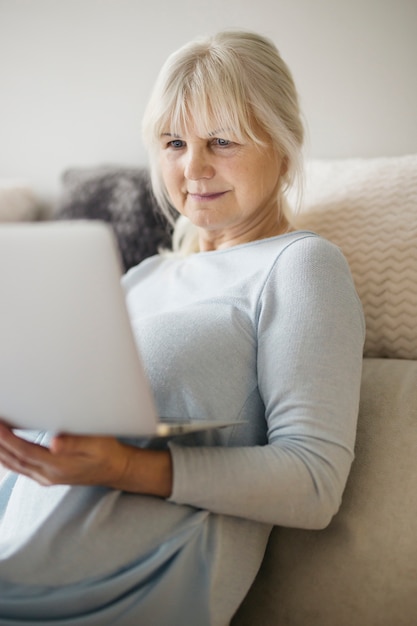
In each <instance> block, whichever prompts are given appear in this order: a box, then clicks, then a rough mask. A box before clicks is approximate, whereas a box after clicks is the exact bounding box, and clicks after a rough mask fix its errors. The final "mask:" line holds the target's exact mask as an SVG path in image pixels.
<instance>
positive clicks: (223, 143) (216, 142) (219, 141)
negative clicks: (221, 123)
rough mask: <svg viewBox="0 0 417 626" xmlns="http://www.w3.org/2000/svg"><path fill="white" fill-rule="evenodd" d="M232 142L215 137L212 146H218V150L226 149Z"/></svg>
mask: <svg viewBox="0 0 417 626" xmlns="http://www.w3.org/2000/svg"><path fill="white" fill-rule="evenodd" d="M232 143H233V142H232V141H230V140H229V139H222V138H221V137H216V139H213V144H214V145H215V146H219V148H227V147H228V146H230V145H232Z"/></svg>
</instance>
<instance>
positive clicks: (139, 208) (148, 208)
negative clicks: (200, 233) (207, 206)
mask: <svg viewBox="0 0 417 626" xmlns="http://www.w3.org/2000/svg"><path fill="white" fill-rule="evenodd" d="M54 217H55V218H56V219H100V220H103V221H105V222H108V223H110V224H111V225H112V226H113V228H114V232H115V234H116V238H117V240H118V243H119V248H120V253H121V256H122V261H123V264H124V269H125V270H127V269H129V268H130V267H132V266H133V265H137V263H139V262H140V261H142V260H143V259H145V258H146V257H149V256H151V255H153V254H156V253H157V251H158V248H159V247H170V244H171V228H170V226H169V225H168V222H167V220H166V219H165V217H163V216H162V214H161V212H160V209H159V207H158V205H157V202H156V200H155V197H154V195H153V193H152V190H151V186H150V178H149V172H148V170H147V169H146V168H134V167H130V168H129V167H122V166H111V165H102V166H98V167H77V168H71V169H68V170H67V171H65V172H64V173H63V175H62V195H61V198H60V202H59V205H58V208H57V210H56V213H55V216H54Z"/></svg>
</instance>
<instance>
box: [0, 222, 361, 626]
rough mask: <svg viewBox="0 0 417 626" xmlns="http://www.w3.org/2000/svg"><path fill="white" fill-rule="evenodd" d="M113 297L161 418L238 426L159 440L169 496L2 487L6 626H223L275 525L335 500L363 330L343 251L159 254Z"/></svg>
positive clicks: (318, 512) (317, 241)
mask: <svg viewBox="0 0 417 626" xmlns="http://www.w3.org/2000/svg"><path fill="white" fill-rule="evenodd" d="M124 285H125V287H126V292H127V303H128V307H129V311H130V315H131V319H132V324H133V328H134V332H135V336H136V339H137V342H138V344H139V345H140V349H141V353H142V355H143V360H144V364H145V367H146V370H147V373H148V375H149V378H150V381H151V385H152V388H153V390H154V393H155V397H156V402H157V407H158V410H159V412H160V415H161V416H163V417H165V418H175V419H181V418H187V417H193V418H197V419H198V418H201V419H218V420H221V421H223V420H229V419H230V420H239V422H240V424H239V425H237V426H234V427H231V428H227V429H222V430H218V431H213V432H204V433H199V434H194V435H188V436H186V437H181V438H178V439H176V440H175V442H174V441H171V442H169V445H170V449H171V452H172V456H173V468H174V488H173V493H172V496H171V498H170V500H169V501H164V500H161V499H158V498H153V497H145V496H139V495H133V494H127V493H123V492H119V491H114V490H110V489H107V488H104V487H103V488H102V487H68V486H57V487H49V488H45V487H40V486H38V485H36V484H35V483H33V482H31V481H29V480H28V479H25V478H23V477H20V478H17V477H16V476H15V475H13V474H9V475H8V476H7V477H6V478H5V479H4V481H3V483H2V485H1V487H0V516H1V517H0V625H6V624H7V626H13V625H23V624H25V625H28V624H44V623H46V620H48V622H47V623H48V624H51V625H56V626H58V625H64V624H68V623H70V624H71V626H87V625H88V626H90V625H94V626H105V625H106V624H117V625H122V626H125V625H126V626H127V625H129V626H130V625H133V624H135V625H142V624H143V625H144V626H147V625H148V624H149V625H152V626H167V624H169V626H177V625H178V626H185V625H194V624H198V625H199V626H206V625H207V626H225V625H226V624H227V623H228V622H229V620H230V619H231V617H232V615H233V613H234V611H235V610H236V608H237V607H238V605H239V603H240V602H241V600H242V599H243V597H244V595H245V593H246V591H247V589H248V587H249V586H250V584H251V582H252V581H253V578H254V577H255V575H256V572H257V569H258V568H259V565H260V563H261V560H262V556H263V552H264V549H265V546H266V542H267V539H268V535H269V532H270V529H271V526H272V525H273V524H279V525H287V526H294V527H301V528H322V527H324V526H325V525H327V524H328V522H329V521H330V519H331V517H332V516H333V515H334V513H335V512H336V511H337V509H338V507H339V505H340V501H341V495H342V492H343V489H344V486H345V483H346V479H347V475H348V472H349V469H350V465H351V462H352V459H353V448H354V441H355V430H356V420H357V413H358V401H359V389H360V378H361V364H362V348H363V341H364V321H363V314H362V309H361V306H360V303H359V301H358V298H357V295H356V292H355V290H354V287H353V283H352V279H351V276H350V272H349V269H348V267H347V264H346V261H345V259H344V258H343V256H342V255H341V253H340V252H339V250H338V249H337V248H336V247H335V246H333V245H332V244H330V243H329V242H327V241H325V240H323V239H321V238H320V237H318V236H316V235H314V234H313V233H309V232H296V233H290V234H287V235H281V236H278V237H273V238H270V239H264V240H261V241H257V242H252V243H248V244H242V245H239V246H235V247H232V248H228V249H225V250H218V251H213V252H202V253H199V254H195V255H192V256H189V257H185V258H178V257H174V256H156V257H152V258H150V259H147V260H146V261H144V262H142V263H141V264H140V265H139V266H137V267H136V268H133V269H131V270H130V271H129V272H128V274H127V275H126V277H125V278H124ZM38 438H39V440H46V439H47V435H42V434H41V435H38ZM136 443H137V445H150V446H153V445H155V446H156V445H163V443H162V442H160V441H148V442H144V441H141V442H139V441H138V442H136ZM6 507H7V508H6ZM66 620H67V621H66Z"/></svg>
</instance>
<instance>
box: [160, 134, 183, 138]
mask: <svg viewBox="0 0 417 626" xmlns="http://www.w3.org/2000/svg"><path fill="white" fill-rule="evenodd" d="M161 137H175V139H179V138H180V135H176V134H174V135H173V134H172V133H161Z"/></svg>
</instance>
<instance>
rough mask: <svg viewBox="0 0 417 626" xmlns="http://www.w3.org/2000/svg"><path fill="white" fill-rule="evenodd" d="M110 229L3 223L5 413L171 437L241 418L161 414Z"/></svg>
mask: <svg viewBox="0 0 417 626" xmlns="http://www.w3.org/2000/svg"><path fill="white" fill-rule="evenodd" d="M121 276H122V265H121V260H120V255H119V250H118V247H117V243H116V239H115V236H114V233H113V230H112V228H111V226H110V225H108V224H106V223H104V222H100V221H98V220H90V221H89V220H79V221H77V220H75V221H57V222H52V221H51V222H33V223H18V224H4V225H1V226H0V418H1V419H2V420H3V421H4V422H6V423H7V424H9V425H11V426H13V427H15V428H18V429H30V430H45V431H52V432H69V433H79V434H104V435H105V434H109V435H116V436H134V437H137V436H138V437H140V436H162V437H167V436H172V435H178V434H184V433H188V432H192V431H195V430H202V429H206V428H220V427H224V426H229V425H232V424H233V423H235V422H228V421H226V422H218V421H201V420H196V421H192V420H190V421H182V420H181V421H178V422H176V423H170V422H168V421H165V420H162V421H161V420H160V419H159V416H158V415H157V411H156V407H155V403H154V398H153V395H152V391H151V389H150V385H149V382H148V380H147V378H146V373H145V370H144V366H143V363H142V360H141V357H140V354H139V353H138V348H137V345H136V342H135V339H134V336H133V332H132V328H131V324H130V319H129V315H128V311H127V306H126V302H125V293H124V290H123V287H122V285H121V281H120V279H121Z"/></svg>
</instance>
